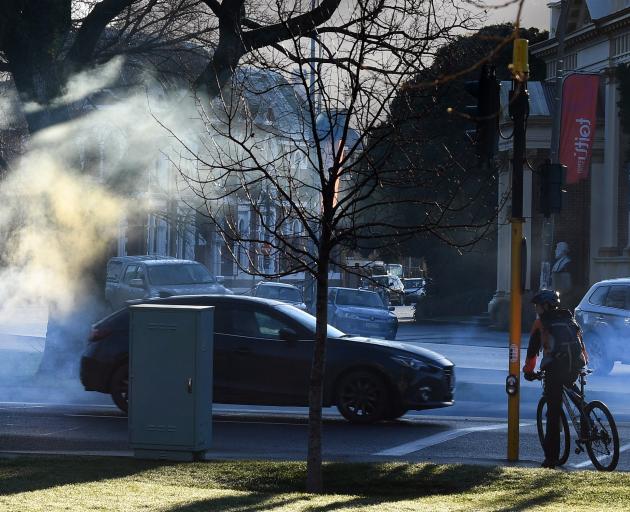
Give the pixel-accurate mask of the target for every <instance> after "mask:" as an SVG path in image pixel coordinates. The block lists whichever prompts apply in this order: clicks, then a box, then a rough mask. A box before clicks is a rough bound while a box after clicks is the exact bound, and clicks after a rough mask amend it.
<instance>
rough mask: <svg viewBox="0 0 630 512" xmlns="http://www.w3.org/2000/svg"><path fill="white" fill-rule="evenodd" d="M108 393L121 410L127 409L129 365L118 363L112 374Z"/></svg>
mask: <svg viewBox="0 0 630 512" xmlns="http://www.w3.org/2000/svg"><path fill="white" fill-rule="evenodd" d="M110 393H111V395H112V400H113V401H114V403H115V404H116V406H117V407H118V408H119V409H120V410H121V411H123V412H128V410H129V365H128V363H124V364H122V365H120V366H119V367H118V368H117V369H116V371H115V372H114V374H113V375H112V382H111V385H110Z"/></svg>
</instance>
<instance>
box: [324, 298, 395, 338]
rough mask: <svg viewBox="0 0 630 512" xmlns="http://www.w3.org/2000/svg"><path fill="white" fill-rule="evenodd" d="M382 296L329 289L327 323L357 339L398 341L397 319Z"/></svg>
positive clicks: (391, 307)
mask: <svg viewBox="0 0 630 512" xmlns="http://www.w3.org/2000/svg"><path fill="white" fill-rule="evenodd" d="M393 309H394V307H393V306H389V307H388V306H386V305H385V303H384V302H383V299H382V298H381V296H380V295H379V294H378V293H376V292H372V291H369V290H361V289H355V288H337V287H331V288H329V289H328V323H329V324H330V325H334V326H335V327H336V328H337V329H340V330H342V331H344V332H347V333H348V334H354V335H357V336H370V337H381V338H385V339H388V340H393V339H395V338H396V332H397V331H398V318H397V317H396V315H395V314H394V313H393V312H392V310H393Z"/></svg>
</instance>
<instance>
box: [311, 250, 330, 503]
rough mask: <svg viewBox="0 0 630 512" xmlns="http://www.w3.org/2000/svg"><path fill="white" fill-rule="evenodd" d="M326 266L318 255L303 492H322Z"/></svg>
mask: <svg viewBox="0 0 630 512" xmlns="http://www.w3.org/2000/svg"><path fill="white" fill-rule="evenodd" d="M328 266H329V254H328V252H327V251H323V252H322V251H321V248H320V254H319V260H318V264H317V274H316V282H317V291H316V313H315V314H316V317H317V322H316V328H315V346H314V349H313V363H312V365H311V378H310V385H309V397H308V401H309V411H308V454H307V460H306V473H307V474H306V490H307V491H308V492H313V493H321V492H322V491H323V478H322V401H323V400H322V399H323V382H324V368H325V365H326V336H327V331H328Z"/></svg>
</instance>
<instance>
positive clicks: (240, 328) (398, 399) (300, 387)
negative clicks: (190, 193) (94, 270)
mask: <svg viewBox="0 0 630 512" xmlns="http://www.w3.org/2000/svg"><path fill="white" fill-rule="evenodd" d="M137 303H153V304H191V305H208V306H214V307H215V314H214V328H215V333H214V370H213V371H214V388H213V393H214V400H215V402H218V403H230V404H260V405H293V406H306V405H307V404H308V383H309V375H310V369H311V357H312V354H313V340H314V333H315V318H314V317H313V316H311V315H309V314H308V313H305V312H304V311H301V310H299V309H297V308H295V307H293V306H290V305H288V304H284V303H281V302H277V301H269V300H263V299H256V298H252V297H238V296H218V295H215V296H185V297H168V298H162V299H153V300H145V301H138V302H137ZM128 353H129V310H128V309H127V308H124V309H121V310H119V311H117V312H116V313H114V314H112V315H110V316H108V317H107V318H105V319H103V320H101V321H100V322H98V323H96V324H95V325H94V326H93V330H92V334H91V337H90V342H89V344H88V347H87V348H86V350H85V352H84V354H83V357H82V358H81V382H82V383H83V385H84V387H85V389H86V390H88V391H100V392H102V393H110V394H111V395H112V398H113V399H114V402H115V403H116V405H118V407H120V408H121V409H122V410H124V411H126V410H127V383H128V375H129V373H128ZM454 379H455V377H454V368H453V364H452V363H451V362H450V361H449V360H448V359H445V358H444V357H442V356H441V355H439V354H436V353H435V352H431V351H429V350H425V349H422V348H420V347H416V346H413V345H405V344H403V343H396V342H388V341H384V340H373V339H369V338H358V337H351V336H348V335H345V334H343V333H342V332H340V331H338V330H337V329H335V328H334V327H331V326H329V329H328V342H327V354H326V370H325V379H324V401H323V404H324V406H325V407H327V406H332V405H336V406H337V408H338V409H339V411H340V412H341V414H342V415H343V416H344V417H345V418H346V419H348V420H349V421H352V422H356V423H371V422H375V421H379V420H382V419H394V418H397V417H400V416H402V415H403V414H405V413H406V412H407V411H408V410H410V409H415V410H420V409H431V408H436V407H447V406H449V405H452V404H453V392H454V387H455V380H454Z"/></svg>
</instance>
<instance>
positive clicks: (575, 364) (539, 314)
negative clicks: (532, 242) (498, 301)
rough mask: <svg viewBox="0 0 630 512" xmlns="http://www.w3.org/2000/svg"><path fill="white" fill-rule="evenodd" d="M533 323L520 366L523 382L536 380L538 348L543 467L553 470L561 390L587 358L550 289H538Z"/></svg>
mask: <svg viewBox="0 0 630 512" xmlns="http://www.w3.org/2000/svg"><path fill="white" fill-rule="evenodd" d="M532 303H533V304H534V307H535V309H536V320H535V321H534V324H533V325H532V330H531V333H530V337H529V346H528V348H527V359H526V360H525V366H523V373H524V375H525V379H526V380H533V379H535V378H536V376H535V374H534V368H535V367H536V358H537V356H538V353H539V352H540V350H541V349H542V352H543V358H542V360H541V362H540V369H541V370H544V371H545V384H544V394H545V397H546V399H547V432H546V433H545V440H544V450H545V460H544V461H543V463H542V467H544V468H552V469H553V468H555V467H556V466H557V465H558V458H559V454H560V414H561V411H562V387H563V386H565V385H566V386H571V385H573V383H574V382H575V381H576V379H577V378H578V376H579V373H580V370H581V369H582V368H583V367H584V365H585V364H586V363H587V361H588V358H587V355H586V350H585V348H584V343H583V341H582V335H581V332H580V327H579V326H578V324H577V323H576V322H575V320H574V318H573V315H572V314H571V312H570V311H569V310H568V309H561V308H560V297H559V295H558V293H557V292H555V291H553V290H541V291H539V292H538V293H536V295H534V297H533V298H532Z"/></svg>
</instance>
